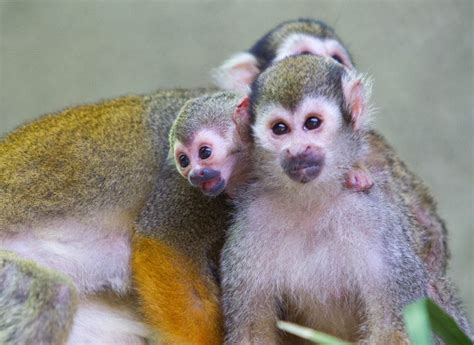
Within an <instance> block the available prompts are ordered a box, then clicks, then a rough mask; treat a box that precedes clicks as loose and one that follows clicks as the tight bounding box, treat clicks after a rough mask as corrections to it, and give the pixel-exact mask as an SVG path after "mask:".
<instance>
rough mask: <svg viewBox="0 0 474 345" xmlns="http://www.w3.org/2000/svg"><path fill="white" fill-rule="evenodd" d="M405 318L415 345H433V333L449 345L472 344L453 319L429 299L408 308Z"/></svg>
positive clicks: (404, 314) (406, 308)
mask: <svg viewBox="0 0 474 345" xmlns="http://www.w3.org/2000/svg"><path fill="white" fill-rule="evenodd" d="M403 318H404V319H405V325H406V329H407V332H408V335H409V337H410V339H411V341H412V342H413V344H414V345H432V344H433V343H434V342H433V336H432V331H434V332H435V333H436V334H437V335H438V336H440V337H441V338H442V339H443V340H444V342H445V343H446V344H447V345H451V344H452V345H464V344H466V345H469V344H472V342H471V341H470V340H469V338H468V337H467V336H466V335H465V334H464V333H463V331H462V330H461V329H460V328H459V326H458V324H457V323H456V322H455V321H454V320H453V318H452V317H451V316H449V315H448V314H447V313H446V312H445V311H443V310H442V309H441V308H440V307H439V306H438V305H437V304H435V303H434V302H433V301H431V300H430V299H428V298H423V299H420V300H418V301H416V302H414V303H412V304H409V305H408V306H406V307H405V309H404V310H403Z"/></svg>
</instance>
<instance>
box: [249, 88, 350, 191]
mask: <svg viewBox="0 0 474 345" xmlns="http://www.w3.org/2000/svg"><path fill="white" fill-rule="evenodd" d="M341 125H342V116H341V112H340V110H339V107H338V106H337V104H336V103H335V102H333V101H331V100H329V99H327V98H323V97H316V98H315V97H309V96H308V97H305V98H303V100H302V102H301V103H300V104H299V105H298V106H297V107H296V108H295V109H294V110H288V109H285V108H284V107H282V106H281V105H273V106H270V107H268V108H267V109H265V110H264V111H263V112H262V113H261V114H259V115H258V118H257V121H256V123H255V126H254V132H255V137H256V138H257V145H258V146H260V147H261V148H263V149H264V150H265V152H266V155H264V156H266V157H269V159H270V160H274V162H277V163H278V166H277V167H275V168H276V169H279V171H280V172H282V175H284V176H286V177H287V178H289V179H290V180H292V181H295V182H298V183H308V182H311V181H313V180H315V179H316V178H318V177H320V176H321V174H322V173H323V172H324V170H325V168H326V167H328V166H329V167H331V166H332V165H334V162H333V157H334V156H335V155H334V148H333V143H334V139H335V138H336V136H337V132H338V130H339V128H340V127H341ZM269 154H270V156H269ZM265 163H266V162H265Z"/></svg>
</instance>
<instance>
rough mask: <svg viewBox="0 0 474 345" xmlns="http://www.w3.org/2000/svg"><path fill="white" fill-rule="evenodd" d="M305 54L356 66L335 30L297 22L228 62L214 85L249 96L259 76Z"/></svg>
mask: <svg viewBox="0 0 474 345" xmlns="http://www.w3.org/2000/svg"><path fill="white" fill-rule="evenodd" d="M302 54H310V55H318V56H327V57H331V58H333V59H334V60H335V61H337V62H339V63H340V64H342V65H344V66H346V67H347V68H348V69H352V68H353V66H354V64H353V62H352V59H351V56H350V54H349V52H348V50H347V49H346V48H345V47H344V44H343V43H342V41H341V40H340V39H339V37H337V36H336V34H335V33H334V30H333V29H332V28H331V27H329V26H328V25H327V24H325V23H324V22H322V21H319V20H314V19H296V20H290V21H286V22H283V23H281V24H280V25H278V26H276V27H275V28H274V29H272V30H271V31H269V32H268V33H267V34H265V35H264V36H263V37H262V38H261V39H259V40H258V41H257V42H256V43H255V44H254V45H253V47H252V48H250V49H249V50H248V51H246V52H240V53H237V54H235V55H233V56H232V57H230V58H229V59H228V60H226V61H225V62H224V63H223V64H222V65H221V66H220V67H219V68H217V69H216V70H215V71H214V72H213V77H214V81H215V84H216V85H217V86H219V87H220V88H223V89H228V90H236V91H243V92H246V91H247V90H248V88H249V86H250V84H251V83H252V82H253V81H254V80H255V78H256V77H257V75H258V74H260V73H261V72H263V71H264V70H265V69H266V68H267V67H268V66H270V65H271V64H272V63H274V62H277V61H280V60H282V59H284V58H285V57H288V56H293V55H302Z"/></svg>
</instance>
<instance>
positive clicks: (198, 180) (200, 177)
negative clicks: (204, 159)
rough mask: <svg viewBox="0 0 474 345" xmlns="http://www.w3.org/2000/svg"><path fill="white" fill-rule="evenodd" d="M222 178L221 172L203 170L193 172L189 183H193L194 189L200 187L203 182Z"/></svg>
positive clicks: (208, 169)
mask: <svg viewBox="0 0 474 345" xmlns="http://www.w3.org/2000/svg"><path fill="white" fill-rule="evenodd" d="M220 176H221V172H220V171H219V170H214V169H210V168H203V169H201V170H197V171H196V170H193V171H192V172H191V174H189V182H191V184H192V185H193V186H194V187H199V186H200V185H201V184H202V183H203V182H207V181H210V180H213V179H215V178H218V177H220Z"/></svg>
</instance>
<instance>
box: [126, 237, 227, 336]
mask: <svg viewBox="0 0 474 345" xmlns="http://www.w3.org/2000/svg"><path fill="white" fill-rule="evenodd" d="M132 272H133V280H134V286H135V289H136V290H137V293H138V295H139V298H140V300H141V311H142V313H143V315H144V317H145V320H146V322H147V324H148V325H150V326H151V327H152V328H153V329H154V330H155V331H156V332H157V333H158V338H159V339H160V340H161V341H162V342H163V344H167V345H168V344H196V345H219V344H222V337H223V335H222V333H223V330H222V316H221V311H220V307H219V297H218V287H217V285H216V283H215V281H214V280H213V278H212V277H211V276H212V275H211V274H207V273H206V272H201V270H200V268H199V267H197V265H196V263H195V262H193V261H192V260H191V259H190V258H188V257H187V256H185V255H184V254H182V253H181V252H179V251H178V250H176V249H174V248H173V247H171V246H169V245H167V244H165V243H164V242H162V241H159V240H156V239H152V238H149V237H144V236H141V235H137V234H136V235H135V237H134V240H133V247H132Z"/></svg>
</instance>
